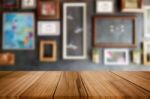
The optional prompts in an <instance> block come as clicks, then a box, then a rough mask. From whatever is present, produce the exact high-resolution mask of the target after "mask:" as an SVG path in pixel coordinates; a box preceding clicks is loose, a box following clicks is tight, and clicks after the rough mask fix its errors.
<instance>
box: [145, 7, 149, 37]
mask: <svg viewBox="0 0 150 99" xmlns="http://www.w3.org/2000/svg"><path fill="white" fill-rule="evenodd" d="M144 37H150V6H145V7H144Z"/></svg>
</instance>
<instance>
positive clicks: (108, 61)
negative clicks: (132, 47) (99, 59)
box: [104, 49, 129, 65]
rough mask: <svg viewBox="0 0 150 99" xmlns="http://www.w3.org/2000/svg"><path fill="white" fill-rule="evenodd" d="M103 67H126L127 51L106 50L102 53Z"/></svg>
mask: <svg viewBox="0 0 150 99" xmlns="http://www.w3.org/2000/svg"><path fill="white" fill-rule="evenodd" d="M104 57H105V58H104V64H105V65H128V64H129V51H128V50H127V49H106V50H105V51H104Z"/></svg>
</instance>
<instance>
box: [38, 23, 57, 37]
mask: <svg viewBox="0 0 150 99" xmlns="http://www.w3.org/2000/svg"><path fill="white" fill-rule="evenodd" d="M38 35H39V36H59V35H60V22H59V21H38Z"/></svg>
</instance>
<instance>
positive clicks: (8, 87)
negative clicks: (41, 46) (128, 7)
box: [0, 71, 150, 99]
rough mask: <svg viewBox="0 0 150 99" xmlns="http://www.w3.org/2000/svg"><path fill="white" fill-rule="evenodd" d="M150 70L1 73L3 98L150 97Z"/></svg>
mask: <svg viewBox="0 0 150 99" xmlns="http://www.w3.org/2000/svg"><path fill="white" fill-rule="evenodd" d="M149 75H150V72H61V71H60V72H55V71H54V72H49V71H39V72H35V71H30V72H25V71H24V72H23V71H16V72H13V71H8V72H0V99H150V76H149Z"/></svg>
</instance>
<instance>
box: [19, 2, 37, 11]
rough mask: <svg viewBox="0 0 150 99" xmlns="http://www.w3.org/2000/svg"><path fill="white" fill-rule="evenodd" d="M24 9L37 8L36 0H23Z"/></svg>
mask: <svg viewBox="0 0 150 99" xmlns="http://www.w3.org/2000/svg"><path fill="white" fill-rule="evenodd" d="M21 7H22V9H34V8H36V0H22V2H21Z"/></svg>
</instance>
